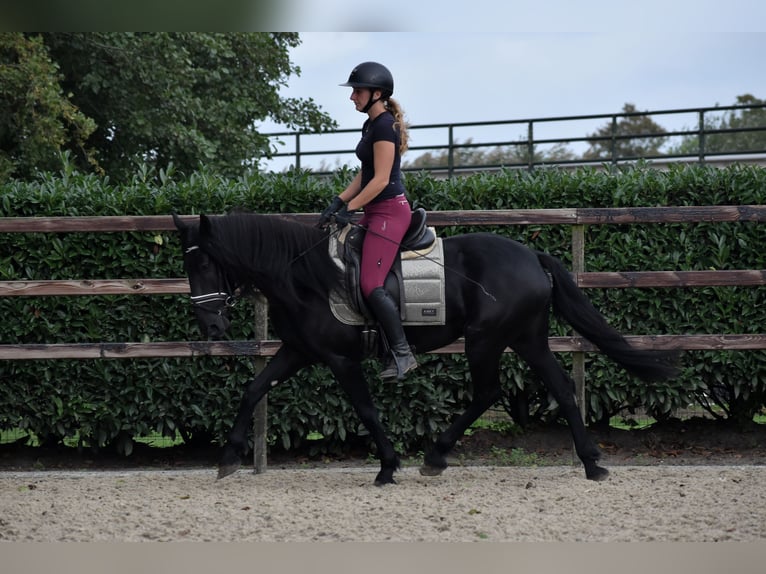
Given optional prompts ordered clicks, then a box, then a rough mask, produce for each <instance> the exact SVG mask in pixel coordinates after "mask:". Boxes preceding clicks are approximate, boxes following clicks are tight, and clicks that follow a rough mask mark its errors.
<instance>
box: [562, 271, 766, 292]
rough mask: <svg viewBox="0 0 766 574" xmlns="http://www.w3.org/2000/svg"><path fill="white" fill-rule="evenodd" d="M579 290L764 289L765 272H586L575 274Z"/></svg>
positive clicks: (765, 283)
mask: <svg viewBox="0 0 766 574" xmlns="http://www.w3.org/2000/svg"><path fill="white" fill-rule="evenodd" d="M574 276H575V281H576V282H577V284H578V285H579V286H580V287H599V288H622V287H736V286H743V287H751V286H755V285H766V269H761V270H757V269H746V270H729V271H633V272H629V271H615V272H612V271H586V272H583V273H575V274H574Z"/></svg>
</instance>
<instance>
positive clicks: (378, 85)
mask: <svg viewBox="0 0 766 574" xmlns="http://www.w3.org/2000/svg"><path fill="white" fill-rule="evenodd" d="M340 85H341V86H349V87H351V88H371V89H373V90H375V89H378V90H380V91H381V97H380V99H381V100H387V99H388V98H390V97H391V95H392V94H393V93H394V77H393V76H392V75H391V72H390V71H389V69H388V68H386V67H385V66H384V65H383V64H379V63H378V62H362V63H361V64H359V65H358V66H357V67H355V68H354V69H353V70H351V74H349V76H348V81H347V82H346V83H345V84H340ZM377 101H378V100H373V99H372V95H370V101H369V102H367V105H366V106H365V107H364V109H363V110H362V112H364V113H367V110H369V109H370V107H371V106H372V104H374V103H375V102H377Z"/></svg>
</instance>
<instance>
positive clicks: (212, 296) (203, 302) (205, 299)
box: [184, 245, 238, 315]
mask: <svg viewBox="0 0 766 574" xmlns="http://www.w3.org/2000/svg"><path fill="white" fill-rule="evenodd" d="M199 248H200V247H199V245H191V246H189V247H187V248H186V250H185V251H184V253H185V254H188V253H191V252H192V251H196V250H197V249H199ZM218 271H219V272H218V278H219V280H220V278H221V276H223V282H224V283H225V286H224V288H225V290H223V291H222V290H221V288H220V286H219V288H218V291H211V292H210V293H204V294H202V295H190V296H189V299H190V300H191V303H192V305H193V306H194V307H197V308H199V309H202V310H203V311H205V312H207V313H215V314H218V315H222V314H223V311H224V309H228V308H229V307H234V306H235V305H236V304H237V300H238V297H237V295H235V294H233V293H234V289H232V287H231V284H230V283H229V278H228V276H227V275H226V274H225V273H222V272H221V271H220V269H219V270H218ZM220 302H223V306H222V307H221V306H219V305H215V307H213V308H211V307H210V304H211V303H214V304H215V303H220Z"/></svg>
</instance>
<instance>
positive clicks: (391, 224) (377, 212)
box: [359, 195, 412, 297]
mask: <svg viewBox="0 0 766 574" xmlns="http://www.w3.org/2000/svg"><path fill="white" fill-rule="evenodd" d="M411 218H412V208H411V207H410V202H409V201H407V197H406V196H404V195H400V196H398V197H393V198H391V199H386V200H383V201H379V202H377V203H373V204H368V205H366V206H365V207H364V216H363V217H362V219H361V220H360V221H359V225H362V226H364V227H366V228H367V233H366V234H365V237H364V244H363V245H362V263H361V264H362V268H361V271H360V278H359V283H360V287H361V289H362V294H363V295H364V296H365V297H367V296H369V294H370V293H371V292H372V290H373V289H375V288H376V287H382V286H383V283H384V281H385V280H386V275H388V272H389V271H390V270H391V265H393V263H394V258H395V257H396V253H397V251H398V250H399V243H401V241H402V238H403V237H404V234H405V233H406V232H407V228H408V227H409V226H410V219H411Z"/></svg>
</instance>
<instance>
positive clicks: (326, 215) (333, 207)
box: [317, 195, 345, 227]
mask: <svg viewBox="0 0 766 574" xmlns="http://www.w3.org/2000/svg"><path fill="white" fill-rule="evenodd" d="M344 205H345V204H344V203H343V200H342V199H341V198H340V196H339V195H336V196H335V197H334V198H333V200H332V202H331V203H330V205H328V206H327V207H326V208H325V210H324V211H323V212H322V214H321V215H320V216H319V222H318V223H317V227H324V226H325V225H327V224H328V223H330V220H331V219H332V216H333V214H334V213H336V212H337V211H338V210H339V209H340V208H341V207H343V206H344Z"/></svg>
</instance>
